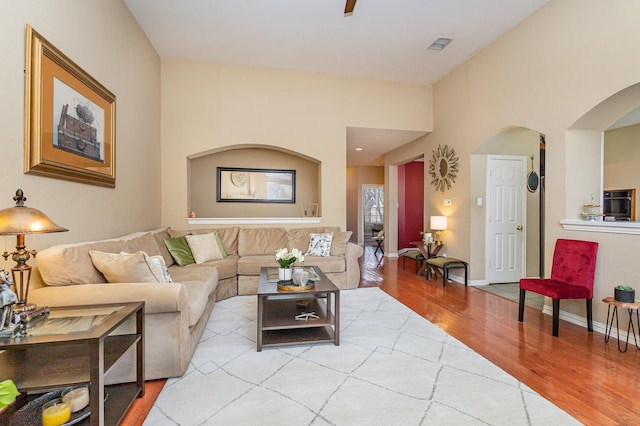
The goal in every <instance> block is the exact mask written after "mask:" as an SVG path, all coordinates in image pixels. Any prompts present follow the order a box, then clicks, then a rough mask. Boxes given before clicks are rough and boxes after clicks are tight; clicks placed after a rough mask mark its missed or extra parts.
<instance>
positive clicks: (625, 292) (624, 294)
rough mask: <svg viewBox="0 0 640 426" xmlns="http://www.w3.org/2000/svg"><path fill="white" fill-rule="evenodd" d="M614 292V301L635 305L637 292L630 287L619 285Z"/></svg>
mask: <svg viewBox="0 0 640 426" xmlns="http://www.w3.org/2000/svg"><path fill="white" fill-rule="evenodd" d="M613 292H614V293H613V296H614V299H616V300H617V301H618V302H625V303H633V302H635V300H636V291H635V290H634V289H633V287H629V286H628V285H622V284H621V285H617V286H616V287H615V288H614V289H613Z"/></svg>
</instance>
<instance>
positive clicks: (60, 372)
mask: <svg viewBox="0 0 640 426" xmlns="http://www.w3.org/2000/svg"><path fill="white" fill-rule="evenodd" d="M50 311H51V313H50V315H49V317H48V318H47V319H44V320H41V321H37V322H36V323H35V324H34V325H33V326H32V327H30V328H28V329H27V331H26V332H23V333H22V336H21V337H15V338H2V339H0V351H4V352H2V353H0V371H1V372H2V376H3V377H4V378H6V379H12V380H13V381H14V383H15V384H16V387H17V388H18V390H19V391H21V392H23V393H25V392H26V393H28V394H40V393H45V392H48V391H51V390H54V389H56V388H61V387H66V386H73V385H89V395H90V403H89V406H90V410H91V415H90V416H89V417H88V418H87V419H85V420H83V421H82V422H81V423H79V424H81V425H86V424H90V425H92V426H93V425H115V424H118V423H119V422H120V421H121V419H122V417H124V414H125V413H126V411H127V410H128V409H129V407H130V405H131V403H132V402H133V400H134V399H135V398H141V397H142V396H143V395H144V302H135V303H120V304H109V305H91V306H70V307H64V308H62V307H61V308H51V309H50ZM129 320H131V321H134V322H135V332H130V333H128V334H127V333H125V334H117V335H116V334H113V333H114V331H115V330H116V329H117V328H119V327H120V326H121V325H122V324H124V323H125V322H127V321H129ZM131 347H135V350H136V381H135V382H133V383H125V384H118V385H113V386H105V383H104V376H105V374H106V373H107V372H108V371H109V369H110V368H111V367H112V366H113V365H114V364H115V363H116V361H118V360H119V359H120V358H121V357H122V355H124V354H125V352H127V351H128V349H129V348H131ZM105 389H106V390H107V391H109V392H108V397H107V398H106V400H105V396H106V395H107V392H105Z"/></svg>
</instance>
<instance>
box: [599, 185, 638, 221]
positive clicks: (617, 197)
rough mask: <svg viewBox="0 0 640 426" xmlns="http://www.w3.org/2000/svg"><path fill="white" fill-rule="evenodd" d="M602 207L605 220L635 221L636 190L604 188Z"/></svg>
mask: <svg viewBox="0 0 640 426" xmlns="http://www.w3.org/2000/svg"><path fill="white" fill-rule="evenodd" d="M602 209H603V213H604V220H606V221H619V220H621V221H635V220H636V217H635V216H636V190H635V189H615V190H605V191H604V196H603V197H602Z"/></svg>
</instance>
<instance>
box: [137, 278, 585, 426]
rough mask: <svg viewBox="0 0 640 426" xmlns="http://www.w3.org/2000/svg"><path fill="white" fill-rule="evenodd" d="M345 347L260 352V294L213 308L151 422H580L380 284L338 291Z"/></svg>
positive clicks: (163, 394)
mask: <svg viewBox="0 0 640 426" xmlns="http://www.w3.org/2000/svg"><path fill="white" fill-rule="evenodd" d="M340 297H341V304H340V309H341V327H340V329H341V335H340V345H339V346H335V345H333V344H332V343H323V344H316V345H300V346H284V347H271V348H264V349H263V350H262V352H257V351H256V310H257V308H256V304H257V297H256V296H237V297H233V298H230V299H226V300H222V301H219V302H217V303H216V305H215V307H214V309H213V313H212V315H211V318H210V320H209V323H208V325H207V329H206V330H205V332H204V334H203V337H202V340H201V342H200V344H199V345H198V348H197V349H196V352H195V354H194V356H193V359H192V360H191V365H190V366H189V369H188V371H187V372H186V373H185V375H184V376H183V377H180V378H176V379H170V380H168V381H167V383H166V385H165V387H164V389H163V390H162V392H161V393H160V395H159V397H158V399H157V401H156V403H155V405H154V407H153V408H152V410H151V412H150V413H149V416H148V417H147V419H146V421H145V423H144V424H145V425H149V426H151V425H153V426H156V425H185V426H186V425H314V426H321V425H322V426H324V425H509V426H514V425H550V424H553V425H574V424H580V423H579V422H577V421H576V420H575V419H573V418H572V417H571V416H569V415H568V414H567V413H565V412H564V411H562V410H561V409H559V408H558V407H556V406H555V405H553V404H552V403H551V402H549V401H547V400H546V399H544V398H542V397H541V396H540V395H538V394H537V393H536V392H534V391H533V390H531V389H530V388H528V387H527V386H526V385H524V384H522V383H521V382H519V381H518V380H516V379H515V378H513V377H512V376H510V375H509V374H507V373H505V372H504V371H503V370H502V369H500V368H499V367H497V366H496V365H494V364H492V363H491V362H489V361H488V360H486V359H485V358H483V357H482V356H480V355H479V354H477V353H476V352H474V351H472V350H471V349H469V348H468V347H467V346H465V345H464V344H462V343H461V342H459V341H458V340H456V339H454V338H453V337H451V336H449V335H448V334H447V333H446V332H444V331H442V330H441V329H439V328H437V327H436V326H434V325H433V324H432V323H430V322H429V321H427V320H426V319H424V318H422V317H420V316H419V315H417V314H416V313H414V312H413V311H412V310H410V309H409V308H407V307H406V306H404V305H402V304H401V303H400V302H398V301H397V300H395V299H394V298H392V297H391V296H389V295H387V294H386V293H384V292H383V291H382V290H380V289H378V288H362V289H356V290H347V291H342V292H341V293H340Z"/></svg>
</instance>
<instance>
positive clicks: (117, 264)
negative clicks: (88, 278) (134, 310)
mask: <svg viewBox="0 0 640 426" xmlns="http://www.w3.org/2000/svg"><path fill="white" fill-rule="evenodd" d="M89 256H91V261H92V262H93V265H94V266H95V267H96V269H97V270H98V271H100V272H102V275H104V277H105V278H106V279H107V281H109V282H110V283H135V282H143V283H155V282H157V283H167V282H171V276H170V275H169V271H168V270H167V266H166V264H165V263H164V259H163V258H162V256H160V255H158V256H149V255H148V254H147V253H145V252H143V251H138V252H135V253H125V252H122V253H105V252H101V251H96V250H90V251H89Z"/></svg>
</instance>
